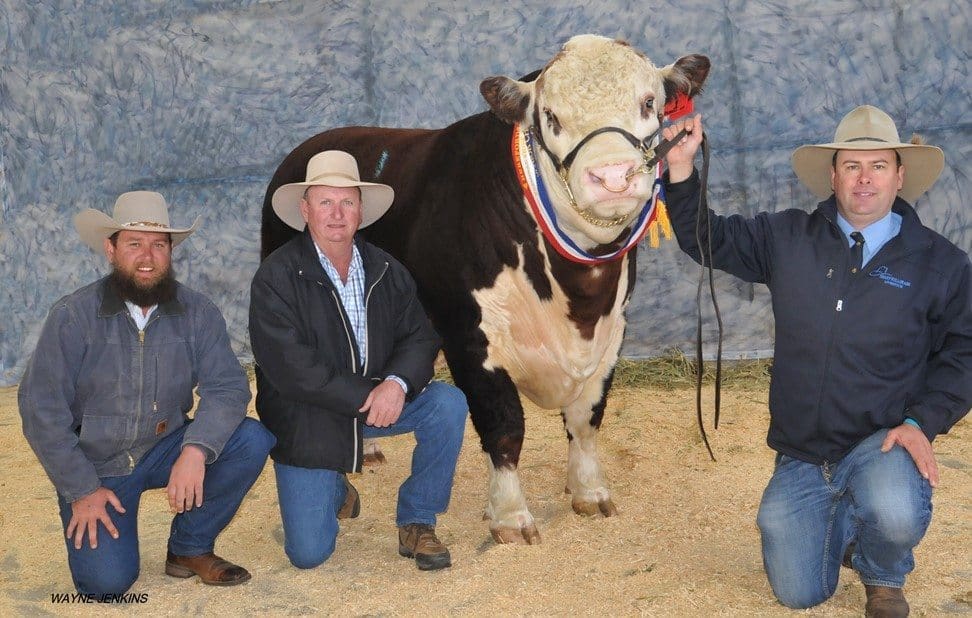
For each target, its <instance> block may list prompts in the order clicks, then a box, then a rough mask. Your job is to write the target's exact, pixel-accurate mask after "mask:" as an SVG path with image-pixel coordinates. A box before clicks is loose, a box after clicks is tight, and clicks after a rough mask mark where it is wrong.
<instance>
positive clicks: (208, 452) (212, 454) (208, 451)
mask: <svg viewBox="0 0 972 618" xmlns="http://www.w3.org/2000/svg"><path fill="white" fill-rule="evenodd" d="M190 444H191V445H192V446H195V447H196V448H198V449H199V450H201V451H202V452H203V454H204V455H205V456H206V465H207V466H208V465H209V464H211V463H213V462H214V461H216V456H217V455H216V451H214V450H213V449H212V447H209V446H206V445H205V444H203V443H201V442H191V441H184V442H183V443H182V448H186V447H187V446H189V445H190Z"/></svg>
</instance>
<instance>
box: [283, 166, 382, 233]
mask: <svg viewBox="0 0 972 618" xmlns="http://www.w3.org/2000/svg"><path fill="white" fill-rule="evenodd" d="M319 185H326V186H328V187H360V188H361V225H359V226H358V228H359V229H360V228H363V227H367V226H369V225H371V224H372V223H374V222H375V221H377V220H378V219H379V218H380V217H381V216H382V215H383V214H385V212H387V211H388V209H389V208H390V207H391V205H392V201H394V199H395V190H394V189H392V188H391V187H389V186H388V185H382V184H378V183H374V182H362V181H361V176H359V175H358V162H357V161H355V160H354V157H352V156H351V155H349V154H348V153H346V152H344V151H342V150H325V151H324V152H319V153H317V154H316V155H314V156H313V157H311V160H310V161H308V162H307V180H306V181H304V182H292V183H290V184H286V185H281V186H279V187H277V190H276V191H274V192H273V197H272V198H271V202H272V203H273V212H275V213H277V216H278V217H280V220H281V221H283V222H284V223H286V224H287V225H289V226H290V227H292V228H294V229H295V230H303V229H304V225H305V222H304V217H303V216H301V214H300V200H301V199H302V198H303V196H304V191H306V190H307V187H313V186H319Z"/></svg>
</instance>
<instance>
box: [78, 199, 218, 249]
mask: <svg viewBox="0 0 972 618" xmlns="http://www.w3.org/2000/svg"><path fill="white" fill-rule="evenodd" d="M199 220H200V217H196V220H195V221H193V222H192V227H188V228H174V227H170V226H169V207H168V206H167V205H166V203H165V198H164V197H162V195H161V194H160V193H156V192H155V191H129V192H128V193H122V194H121V195H119V196H118V199H117V200H115V209H114V211H112V216H110V217H109V216H108V215H106V214H105V213H103V212H101V211H100V210H95V209H94V208H88V209H86V210H82V211H81V212H79V213H78V214H76V215H75V216H74V227H75V228H76V229H77V230H78V234H79V235H80V236H81V240H83V241H84V244H86V245H88V246H89V247H91V248H92V249H94V250H95V251H97V252H99V253H100V252H101V251H103V250H104V241H105V239H106V238H108V237H109V236H111V235H112V234H114V233H115V232H119V231H121V230H133V231H134V230H138V231H141V232H168V233H169V234H171V236H172V246H173V247H175V246H176V245H178V244H179V243H180V242H182V241H183V240H185V239H186V238H188V237H189V234H192V233H193V232H195V231H196V228H197V227H199Z"/></svg>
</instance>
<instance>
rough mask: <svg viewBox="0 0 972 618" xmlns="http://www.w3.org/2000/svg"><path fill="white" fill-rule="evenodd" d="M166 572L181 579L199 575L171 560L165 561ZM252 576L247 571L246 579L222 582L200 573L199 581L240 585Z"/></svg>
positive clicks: (213, 584) (216, 584)
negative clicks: (207, 577) (205, 577)
mask: <svg viewBox="0 0 972 618" xmlns="http://www.w3.org/2000/svg"><path fill="white" fill-rule="evenodd" d="M165 574H166V575H169V576H171V577H178V578H180V579H188V578H190V577H192V576H193V575H199V574H198V573H196V572H195V571H193V570H192V569H187V568H186V567H184V566H181V565H178V564H173V563H171V562H166V563H165ZM250 577H251V575H250V574H249V573H247V575H246V578H244V579H241V580H238V581H232V582H220V581H212V580H205V579H203V577H202V576H201V575H200V576H199V581H201V582H202V583H204V584H206V585H207V586H238V585H240V584H245V583H246V582H248V581H250Z"/></svg>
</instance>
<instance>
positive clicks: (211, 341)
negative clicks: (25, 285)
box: [19, 191, 275, 600]
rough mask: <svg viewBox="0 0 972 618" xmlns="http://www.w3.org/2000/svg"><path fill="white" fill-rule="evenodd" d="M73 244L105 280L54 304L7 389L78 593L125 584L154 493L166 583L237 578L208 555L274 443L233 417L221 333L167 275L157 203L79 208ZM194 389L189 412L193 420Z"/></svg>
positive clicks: (216, 314)
mask: <svg viewBox="0 0 972 618" xmlns="http://www.w3.org/2000/svg"><path fill="white" fill-rule="evenodd" d="M74 223H75V227H76V228H77V230H78V234H79V235H80V236H81V239H82V240H83V241H84V242H85V243H86V244H87V245H88V246H90V247H91V248H92V249H94V250H95V251H104V253H105V255H106V256H107V257H108V262H109V263H110V264H111V266H112V272H111V274H109V275H108V276H106V277H104V278H102V279H99V280H98V281H95V282H94V283H91V284H89V285H87V286H85V287H82V288H81V289H79V290H77V291H75V292H73V293H72V294H69V295H67V296H65V297H64V298H62V299H60V300H59V301H57V302H56V303H55V304H54V306H53V308H52V309H51V311H50V313H49V314H48V317H47V320H46V322H45V323H44V327H43V330H42V331H41V334H40V338H39V340H38V342H37V348H36V349H35V351H34V354H33V356H32V357H31V359H30V362H29V363H28V365H27V370H26V372H25V373H24V376H23V379H22V381H21V384H20V390H19V407H20V415H21V418H22V419H23V430H24V435H25V436H26V438H27V441H28V442H29V443H30V446H31V448H33V450H34V452H35V453H36V454H37V458H38V459H39V460H40V462H41V465H42V466H43V467H44V470H45V472H46V473H47V475H48V477H49V478H50V480H51V482H52V483H53V484H54V487H55V489H56V491H57V500H58V504H59V507H60V515H61V522H62V524H63V526H64V532H65V538H66V545H67V553H68V565H69V567H70V570H71V576H72V578H73V580H74V585H75V587H76V588H77V590H78V592H80V593H82V594H86V595H93V596H94V597H95V598H96V599H104V600H108V598H109V597H110V598H111V600H115V599H117V597H118V596H119V595H123V594H124V593H125V592H126V591H127V590H128V589H129V588H130V587H131V586H132V584H134V582H135V580H136V579H137V578H138V574H139V551H138V529H137V524H138V505H139V500H140V498H141V494H142V492H143V491H145V490H147V489H155V488H159V487H166V490H167V494H168V502H169V507H170V508H171V510H172V511H173V513H175V516H174V517H173V519H172V527H171V532H170V534H169V541H168V548H167V549H168V554H167V558H166V564H165V572H166V573H167V574H168V575H171V576H174V577H181V578H188V577H192V576H194V575H198V576H199V577H200V579H201V580H202V581H203V583H206V584H213V585H223V586H229V585H235V584H241V583H243V582H246V581H247V580H249V579H250V574H249V573H248V572H247V571H246V569H244V568H243V567H240V566H237V565H235V564H232V563H230V562H228V561H226V560H223V559H222V558H220V557H219V556H216V555H215V554H214V553H213V548H214V545H215V541H216V536H217V535H218V534H219V533H220V532H221V531H222V530H223V528H225V527H226V525H227V524H228V523H229V521H230V520H231V519H232V517H233V515H235V513H236V511H237V509H238V508H239V506H240V503H241V502H242V500H243V496H244V495H245V494H246V492H247V491H248V490H249V488H250V487H251V486H252V484H253V482H254V481H255V480H256V478H257V477H258V476H259V474H260V472H261V470H262V469H263V466H264V463H265V462H266V459H267V454H268V453H269V451H270V449H271V448H272V447H273V444H274V442H275V440H274V438H273V435H272V434H270V432H268V431H267V430H266V429H265V428H264V427H263V425H261V424H260V423H259V422H258V421H256V420H254V419H251V418H244V417H245V416H246V405H247V403H248V402H249V400H250V390H249V384H248V382H247V378H246V375H245V373H244V372H243V369H242V367H241V366H240V363H239V361H238V360H237V359H236V356H235V355H234V354H233V350H232V348H231V347H230V342H229V336H228V335H227V332H226V323H225V321H224V320H223V316H222V314H221V313H220V311H219V309H218V308H217V307H216V305H214V304H213V303H212V301H210V300H209V299H208V298H206V297H205V296H203V295H202V294H199V293H198V292H195V291H193V290H190V289H189V288H187V287H185V286H184V285H182V284H180V283H178V282H177V281H176V280H175V279H174V278H173V275H172V269H171V258H172V249H173V247H175V246H176V245H178V244H179V243H180V242H182V241H183V240H185V239H186V238H187V237H188V236H189V235H190V234H192V233H193V232H194V231H195V229H196V227H197V226H198V224H199V219H198V218H197V219H196V221H195V222H194V223H193V225H192V227H189V228H182V229H179V228H173V227H170V226H169V214H168V206H167V205H166V203H165V199H164V198H163V197H162V196H161V195H160V194H158V193H154V192H151V191H132V192H129V193H124V194H122V195H121V196H120V197H119V198H118V200H117V201H116V202H115V207H114V212H113V216H112V217H108V216H107V215H105V214H104V213H102V212H99V211H97V210H93V209H87V210H85V211H84V212H81V213H79V214H78V215H77V216H76V217H75V219H74ZM193 389H197V394H198V396H199V402H198V404H197V405H196V409H195V414H194V415H193V418H192V419H190V418H189V412H190V410H191V409H192V408H193Z"/></svg>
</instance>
